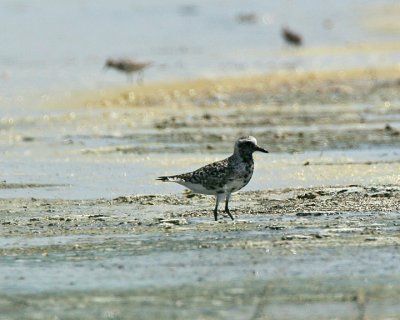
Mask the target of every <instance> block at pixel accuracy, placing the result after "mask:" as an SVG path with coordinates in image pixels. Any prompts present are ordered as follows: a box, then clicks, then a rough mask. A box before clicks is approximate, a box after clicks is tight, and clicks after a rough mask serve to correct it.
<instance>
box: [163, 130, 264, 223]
mask: <svg viewBox="0 0 400 320" xmlns="http://www.w3.org/2000/svg"><path fill="white" fill-rule="evenodd" d="M255 151H260V152H264V153H268V151H267V150H265V149H264V148H261V147H260V146H258V145H257V140H256V138H254V137H251V136H248V137H241V138H239V139H238V140H237V141H236V142H235V148H234V151H233V154H232V155H231V156H230V157H228V158H226V159H224V160H221V161H217V162H213V163H211V164H208V165H206V166H204V167H201V168H200V169H197V170H195V171H193V172H188V173H183V174H178V175H174V176H163V177H159V178H157V180H161V181H165V182H176V183H179V184H181V185H183V186H185V187H186V188H188V189H190V190H192V191H193V192H195V193H201V194H208V195H214V196H215V208H214V219H215V221H217V220H218V205H219V203H220V201H221V200H223V199H224V198H225V212H226V213H227V214H228V215H229V217H230V218H231V219H232V220H233V216H232V214H231V213H230V211H229V200H230V198H231V194H232V193H233V192H236V191H238V190H240V189H242V188H243V187H244V186H246V185H247V184H248V183H249V181H250V179H251V177H252V175H253V171H254V160H253V152H255Z"/></svg>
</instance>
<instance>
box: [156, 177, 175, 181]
mask: <svg viewBox="0 0 400 320" xmlns="http://www.w3.org/2000/svg"><path fill="white" fill-rule="evenodd" d="M156 180H160V181H163V182H168V181H174V180H173V177H171V176H163V177H158V178H157V179H156Z"/></svg>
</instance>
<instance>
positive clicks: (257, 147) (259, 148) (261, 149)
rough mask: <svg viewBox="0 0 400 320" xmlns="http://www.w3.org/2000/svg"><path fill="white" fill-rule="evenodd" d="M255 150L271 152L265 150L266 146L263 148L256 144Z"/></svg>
mask: <svg viewBox="0 0 400 320" xmlns="http://www.w3.org/2000/svg"><path fill="white" fill-rule="evenodd" d="M254 151H260V152H263V153H269V152H268V150H265V149H264V148H261V147H259V146H256V149H255V150H254Z"/></svg>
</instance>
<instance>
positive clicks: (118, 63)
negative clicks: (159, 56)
mask: <svg viewBox="0 0 400 320" xmlns="http://www.w3.org/2000/svg"><path fill="white" fill-rule="evenodd" d="M152 64H153V63H152V62H136V61H133V60H130V59H120V60H113V59H108V60H107V61H106V64H105V67H107V68H113V69H116V70H119V71H122V72H125V73H126V75H127V77H128V81H130V82H132V80H133V74H134V73H137V74H138V77H137V82H138V83H141V82H143V71H144V70H145V69H146V68H148V67H150V66H151V65H152Z"/></svg>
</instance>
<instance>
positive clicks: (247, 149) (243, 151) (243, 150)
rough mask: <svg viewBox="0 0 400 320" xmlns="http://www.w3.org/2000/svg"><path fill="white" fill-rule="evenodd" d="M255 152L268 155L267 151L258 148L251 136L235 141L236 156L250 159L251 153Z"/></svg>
mask: <svg viewBox="0 0 400 320" xmlns="http://www.w3.org/2000/svg"><path fill="white" fill-rule="evenodd" d="M255 151H260V152H263V153H268V151H267V150H265V149H264V148H262V147H260V146H259V145H258V144H257V140H256V138H254V137H252V136H248V137H240V138H239V139H238V140H236V143H235V154H238V155H240V156H241V157H242V158H244V159H246V158H248V157H250V158H251V157H252V155H253V152H255Z"/></svg>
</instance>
